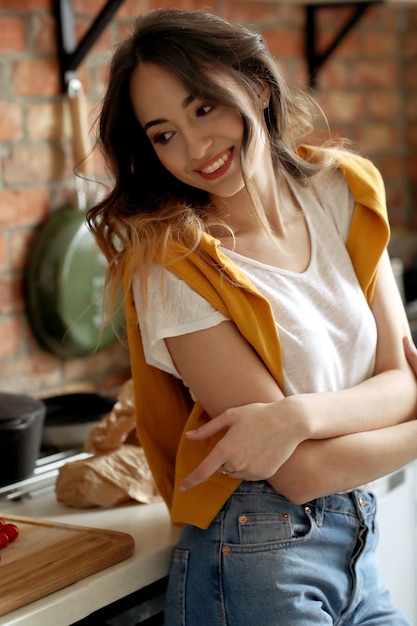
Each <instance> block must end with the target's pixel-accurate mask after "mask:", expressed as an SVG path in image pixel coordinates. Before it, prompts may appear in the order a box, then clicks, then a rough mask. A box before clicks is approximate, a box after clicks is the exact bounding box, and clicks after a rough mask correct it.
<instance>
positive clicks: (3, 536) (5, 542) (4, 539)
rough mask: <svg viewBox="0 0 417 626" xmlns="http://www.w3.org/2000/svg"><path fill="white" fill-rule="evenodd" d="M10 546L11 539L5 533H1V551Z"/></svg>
mask: <svg viewBox="0 0 417 626" xmlns="http://www.w3.org/2000/svg"><path fill="white" fill-rule="evenodd" d="M7 545H9V538H8V536H7V535H6V533H4V532H3V531H1V532H0V550H3V548H5V547H6V546H7Z"/></svg>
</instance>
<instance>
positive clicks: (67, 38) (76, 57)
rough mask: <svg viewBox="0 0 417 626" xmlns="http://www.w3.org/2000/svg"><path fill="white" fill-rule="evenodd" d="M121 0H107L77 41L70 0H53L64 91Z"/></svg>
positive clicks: (122, 0)
mask: <svg viewBox="0 0 417 626" xmlns="http://www.w3.org/2000/svg"><path fill="white" fill-rule="evenodd" d="M123 2H124V0H107V2H106V3H105V4H104V6H103V8H102V9H101V11H100V12H99V13H98V15H97V16H96V18H95V19H94V21H93V22H92V23H91V25H90V27H89V29H88V30H87V31H86V33H85V34H84V36H83V37H82V38H81V40H80V41H79V42H78V43H77V42H76V38H75V28H74V10H73V6H72V0H54V15H55V18H56V22H57V34H58V59H59V64H60V69H61V83H62V89H63V91H66V88H67V85H68V82H69V81H70V80H71V78H74V76H75V72H76V69H77V68H78V66H79V65H80V63H81V62H82V61H83V60H84V58H85V57H86V55H87V53H88V52H89V50H90V49H91V47H92V46H93V45H94V43H95V42H96V40H97V39H98V37H99V36H100V35H101V33H102V32H103V30H104V29H105V28H106V26H107V24H108V23H109V22H110V21H111V19H112V17H113V15H114V14H115V13H116V11H117V9H118V8H119V7H120V5H121V4H122V3H123Z"/></svg>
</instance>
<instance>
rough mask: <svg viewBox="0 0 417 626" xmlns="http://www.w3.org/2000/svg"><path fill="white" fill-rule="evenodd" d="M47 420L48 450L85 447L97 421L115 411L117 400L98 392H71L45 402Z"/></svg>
mask: <svg viewBox="0 0 417 626" xmlns="http://www.w3.org/2000/svg"><path fill="white" fill-rule="evenodd" d="M43 401H44V403H45V406H46V417H45V423H44V429H43V436H42V444H43V446H44V447H45V448H56V449H58V450H66V449H71V448H74V449H76V448H82V447H83V446H84V443H85V441H86V439H87V437H88V435H89V433H90V431H91V429H92V428H94V427H95V426H96V425H97V424H98V422H99V421H100V420H101V419H102V418H103V417H104V416H105V415H106V414H107V413H110V411H111V410H112V408H113V406H114V403H115V400H114V399H112V398H107V397H105V396H101V395H100V394H97V393H68V394H64V395H59V396H52V397H50V398H44V399H43Z"/></svg>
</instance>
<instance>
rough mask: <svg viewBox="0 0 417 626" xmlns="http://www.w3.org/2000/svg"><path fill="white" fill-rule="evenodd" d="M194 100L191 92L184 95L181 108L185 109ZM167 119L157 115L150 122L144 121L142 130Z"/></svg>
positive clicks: (163, 122)
mask: <svg viewBox="0 0 417 626" xmlns="http://www.w3.org/2000/svg"><path fill="white" fill-rule="evenodd" d="M194 100H195V96H193V95H192V94H191V93H190V94H189V95H188V96H186V97H185V98H184V100H183V101H182V103H181V106H182V108H183V109H186V108H187V107H188V106H189V105H190V104H191V103H192V102H194ZM167 121H168V120H167V119H165V118H164V117H158V118H157V119H155V120H151V121H150V122H146V124H145V125H144V127H143V130H145V131H146V130H148V128H151V126H157V125H158V124H165V122H167Z"/></svg>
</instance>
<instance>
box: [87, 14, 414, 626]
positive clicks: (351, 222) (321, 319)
mask: <svg viewBox="0 0 417 626" xmlns="http://www.w3.org/2000/svg"><path fill="white" fill-rule="evenodd" d="M311 119H312V103H311V102H310V101H309V99H307V97H306V96H301V95H294V94H292V93H291V92H290V90H289V89H288V87H287V86H286V84H285V82H284V81H283V78H282V77H281V75H280V74H279V72H278V70H277V67H276V64H275V62H274V61H273V59H272V58H271V57H270V55H269V53H268V51H267V50H266V49H265V46H264V44H263V41H262V39H261V37H260V36H259V35H257V34H255V33H253V32H251V31H249V30H246V29H245V28H242V27H240V26H236V25H232V24H229V23H227V22H225V21H223V20H221V19H220V18H218V17H215V16H213V15H210V14H207V13H203V12H191V11H179V10H175V9H173V10H160V11H155V12H152V13H150V14H148V15H146V16H144V17H141V18H140V19H138V21H137V23H136V25H135V29H134V31H133V34H132V35H131V37H129V38H128V39H127V40H126V41H124V42H123V43H122V44H121V45H120V47H119V48H118V49H117V51H116V52H115V55H114V57H113V61H112V64H111V68H110V76H109V85H108V90H107V94H106V96H105V99H104V103H103V108H102V112H101V118H100V143H101V146H102V148H103V151H104V153H105V155H106V157H107V160H108V164H109V167H110V171H111V173H112V175H113V177H114V186H113V188H112V190H111V191H110V193H109V194H108V196H107V197H106V198H105V199H104V200H103V201H102V202H101V203H100V204H99V205H98V206H97V207H95V208H94V209H92V210H91V211H90V213H89V216H88V220H89V224H90V227H91V229H92V230H93V232H94V233H95V236H96V238H97V241H98V243H99V245H100V247H101V249H102V250H103V252H104V253H105V254H106V257H107V259H108V260H109V274H108V278H109V285H110V289H111V290H112V293H113V294H114V293H115V292H116V291H117V290H118V288H119V287H120V284H121V282H122V281H123V285H124V304H125V312H126V322H127V332H128V339H129V345H130V352H131V364H132V376H133V379H134V384H135V393H136V410H137V426H138V433H139V437H140V440H141V443H142V445H143V446H144V448H145V451H146V454H147V457H148V460H149V464H150V466H151V469H152V471H153V474H154V477H155V480H156V483H157V485H158V487H159V489H160V492H161V494H162V495H163V497H164V499H165V501H166V503H167V505H168V507H169V509H170V512H171V517H172V520H173V522H174V523H181V524H184V529H183V532H182V535H181V538H180V541H179V544H178V547H177V549H176V551H175V554H174V558H173V563H172V569H171V576H170V583H169V588H168V593H167V606H166V624H167V625H168V626H173V625H177V624H178V625H179V624H187V626H205V625H207V626H215V625H216V624H228V625H229V626H253V625H254V624H262V626H272V625H274V626H276V625H277V624H282V625H284V624H285V626H307V625H309V626H310V625H312V624H320V625H324V624H345V625H348V624H352V625H353V624H368V625H371V624H372V626H376V625H378V624H380V625H381V626H382V625H383V626H388V625H392V626H401V625H405V624H407V621H406V619H405V618H404V617H403V616H402V615H401V614H400V613H399V612H398V611H397V610H396V609H395V608H394V607H393V606H392V603H391V600H390V597H389V594H388V592H387V591H386V589H385V588H384V587H383V586H382V585H381V583H380V581H379V578H378V570H377V564H376V556H375V544H376V523H375V501H374V497H373V495H372V492H371V491H370V489H369V488H368V487H367V486H366V485H367V484H368V483H369V482H370V481H372V480H374V479H376V478H378V477H380V476H383V475H385V474H387V473H389V472H391V471H393V470H395V469H397V468H399V467H401V466H402V465H405V464H406V463H408V462H410V461H412V460H413V459H415V458H416V457H417V422H416V420H415V419H414V416H415V415H416V403H417V393H416V384H415V380H414V376H413V374H412V371H411V370H410V368H409V367H408V364H407V362H406V359H405V356H404V353H403V348H402V337H403V336H407V335H408V334H409V331H408V326H407V320H406V317H405V315H404V311H403V307H402V304H401V300H400V297H399V294H398V291H397V288H396V284H395V280H394V277H393V274H392V271H391V266H390V262H389V259H388V255H387V251H386V245H387V241H388V237H389V227H388V223H387V215H386V207H385V198H384V190H383V184H382V181H381V177H380V175H379V174H378V172H377V171H376V170H375V168H374V167H373V165H372V164H371V163H370V162H369V161H366V160H364V159H362V158H360V157H358V156H355V155H353V154H350V153H348V152H347V151H345V150H342V149H335V148H332V149H330V148H324V147H315V148H313V147H309V146H306V145H302V143H301V142H302V139H303V137H305V136H306V134H307V133H308V132H309V131H310V130H311Z"/></svg>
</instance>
